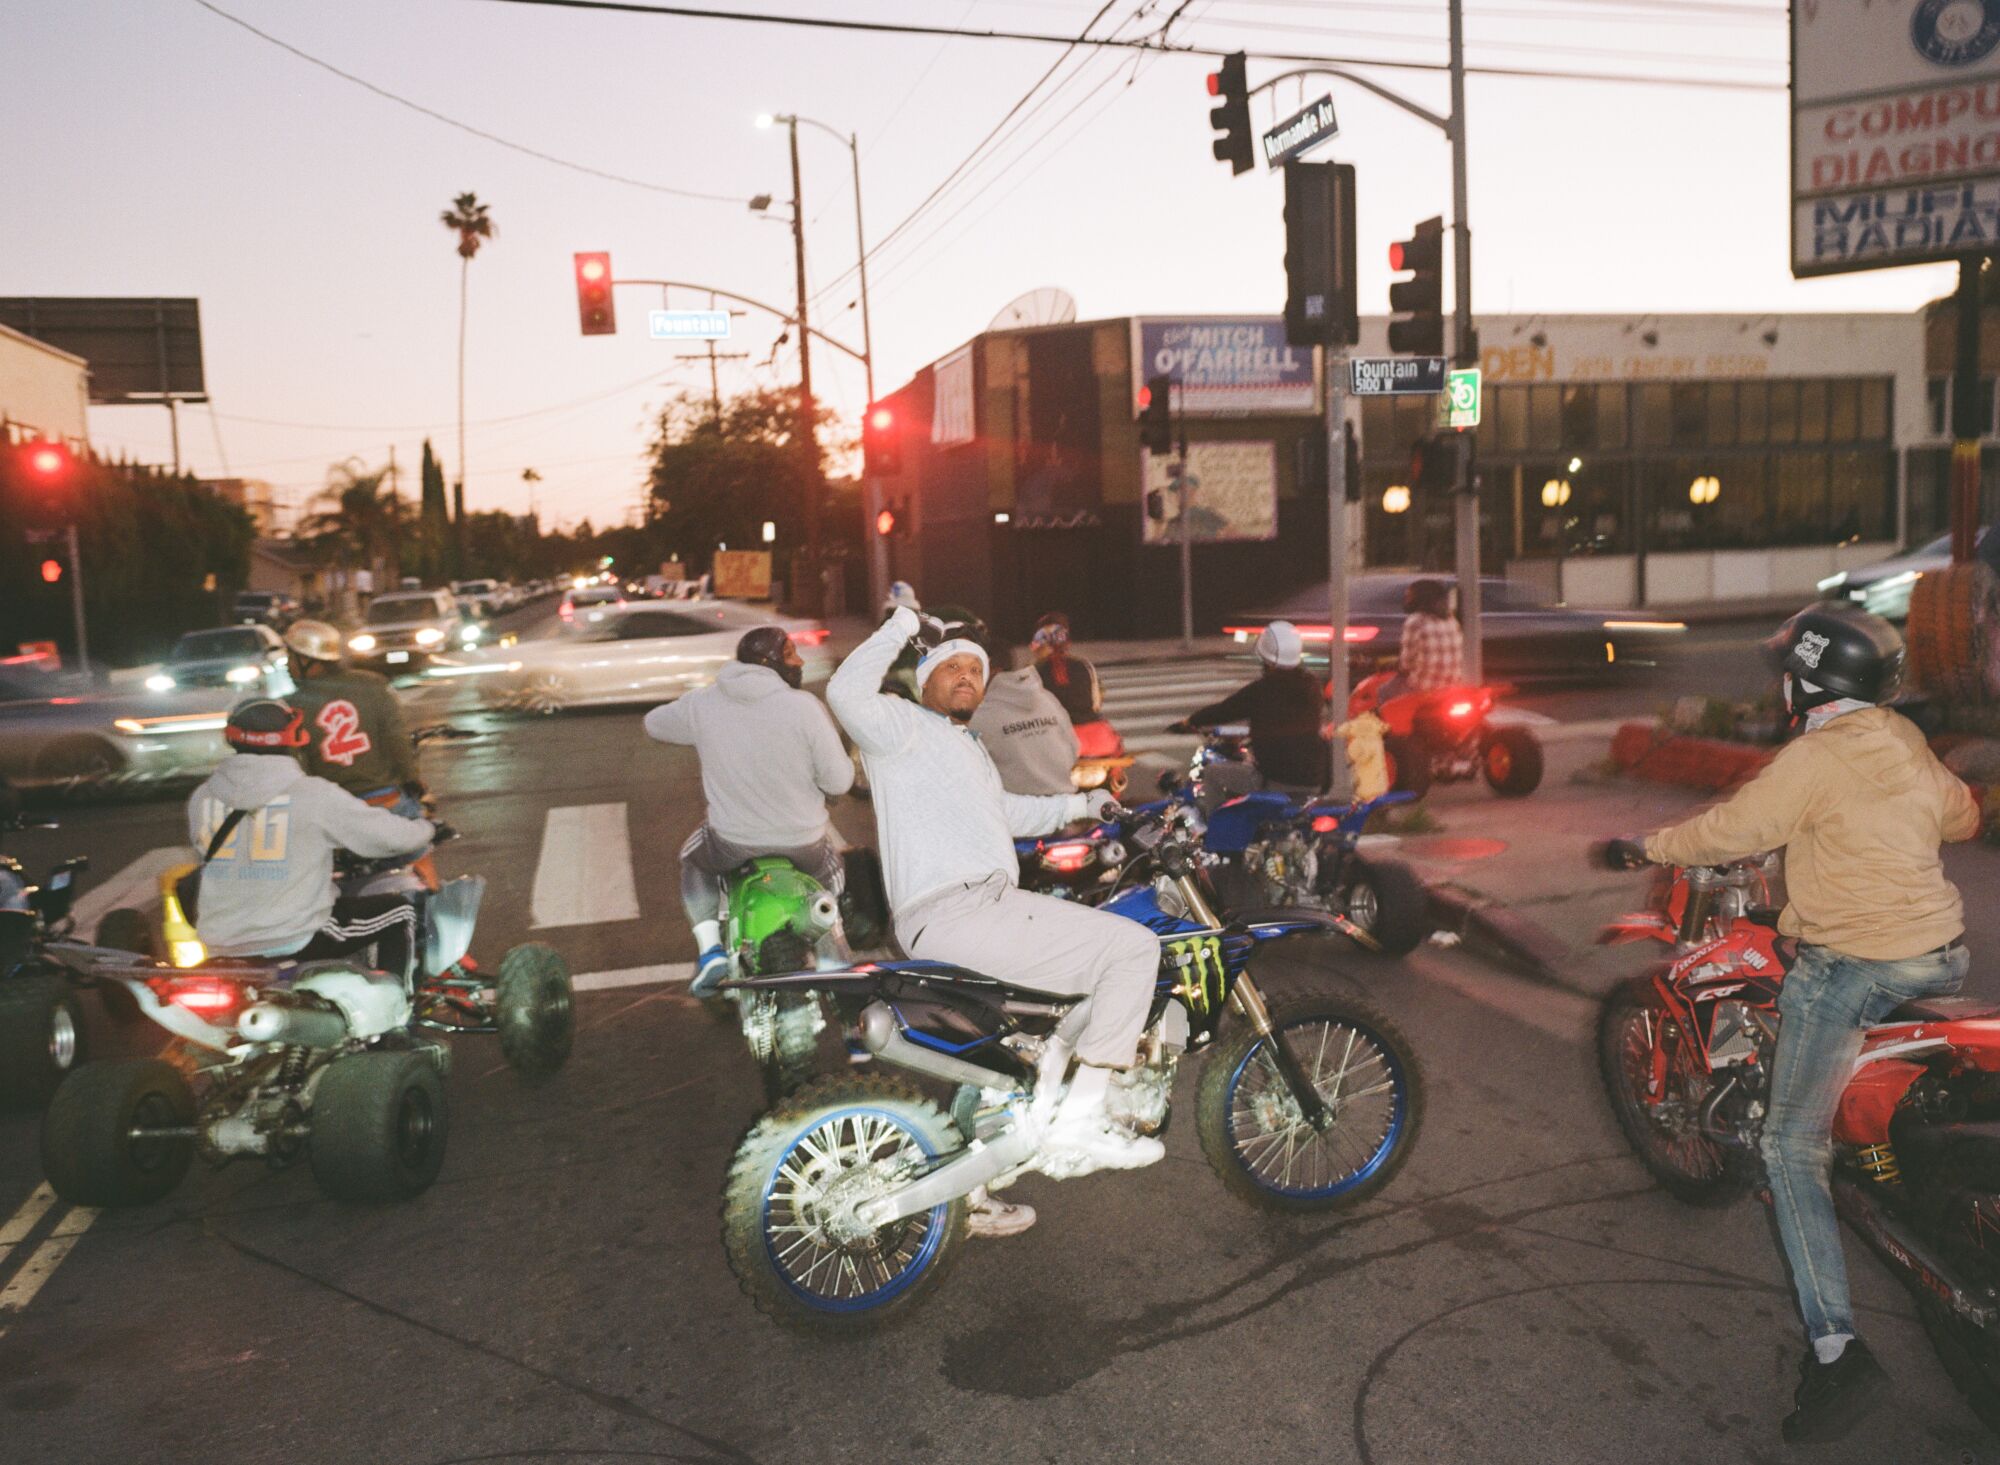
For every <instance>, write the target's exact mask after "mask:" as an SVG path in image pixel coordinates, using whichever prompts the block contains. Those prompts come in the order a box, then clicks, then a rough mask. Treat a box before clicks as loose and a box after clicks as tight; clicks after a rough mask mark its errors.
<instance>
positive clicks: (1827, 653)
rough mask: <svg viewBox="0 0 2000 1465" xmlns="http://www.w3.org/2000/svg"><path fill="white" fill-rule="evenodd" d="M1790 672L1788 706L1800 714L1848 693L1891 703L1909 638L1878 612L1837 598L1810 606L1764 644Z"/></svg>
mask: <svg viewBox="0 0 2000 1465" xmlns="http://www.w3.org/2000/svg"><path fill="white" fill-rule="evenodd" d="M1764 646H1765V649H1766V650H1767V651H1768V652H1769V653H1770V654H1771V655H1772V656H1773V657H1774V658H1775V659H1776V660H1777V663H1778V668H1779V670H1781V671H1783V672H1786V673H1789V680H1788V683H1787V690H1786V702H1787V706H1788V709H1789V710H1790V712H1791V713H1792V715H1793V716H1794V717H1800V716H1803V715H1804V714H1806V713H1807V712H1810V711H1811V710H1812V709H1813V708H1815V707H1818V706H1821V705H1822V704H1824V703H1827V702H1832V701H1836V700H1838V699H1839V698H1842V697H1852V698H1853V699H1854V700H1855V701H1857V702H1875V703H1881V702H1887V701H1888V700H1889V699H1890V698H1892V697H1894V696H1895V695H1896V689H1897V687H1899V686H1900V685H1901V684H1902V680H1903V638H1902V636H1901V635H1900V634H1899V633H1898V632H1897V630H1896V628H1895V627H1894V626H1892V625H1890V624H1889V623H1888V622H1887V621H1885V620H1883V619H1882V617H1880V616H1878V615H1870V614H1869V613H1868V612H1867V611H1865V610H1862V609H1860V608H1859V607H1856V606H1852V605H1845V604H1843V603H1841V602H1840V601H1837V600H1823V601H1821V602H1820V603H1819V604H1817V605H1809V606H1807V607H1806V608H1805V609H1804V610H1802V611H1800V612H1799V613H1798V614H1797V615H1795V616H1793V617H1792V618H1791V619H1790V620H1788V621H1786V622H1785V623H1784V625H1782V626H1780V627H1779V628H1778V634H1777V635H1775V636H1773V637H1772V638H1771V639H1770V640H1769V641H1766V642H1765V643H1764Z"/></svg>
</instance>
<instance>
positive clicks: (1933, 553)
mask: <svg viewBox="0 0 2000 1465" xmlns="http://www.w3.org/2000/svg"><path fill="white" fill-rule="evenodd" d="M1987 533H1988V531H1987V530H1985V529H1981V530H1980V531H1979V533H1978V537H1977V538H1975V539H1974V540H1973V543H1974V545H1980V544H1983V543H1984V542H1985V540H1986V535H1987ZM1950 567H1951V535H1949V534H1940V535H1939V536H1938V537H1937V538H1936V539H1933V540H1932V541H1931V542H1930V543H1929V544H1925V545H1920V546H1919V547H1918V548H1916V549H1912V550H1908V551H1906V552H1904V553H1902V554H1899V555H1892V556H1890V557H1889V558H1888V559H1886V560H1877V561H1876V562H1875V563H1874V564H1872V565H1863V566H1861V568H1859V569H1856V570H1841V571H1840V572H1839V573H1837V574H1833V575H1828V576H1827V577H1826V578H1825V579H1824V580H1822V581H1820V582H1819V593H1820V594H1821V595H1827V596H1835V597H1838V598H1840V599H1843V600H1851V601H1853V602H1854V603H1855V604H1856V605H1859V606H1860V607H1861V608H1862V609H1863V610H1867V611H1872V612H1873V613H1874V614H1876V615H1878V616H1881V617H1882V618H1883V619H1884V620H1891V621H1902V620H1907V619H1908V618H1909V615H1910V591H1911V590H1912V589H1913V588H1914V587H1915V586H1916V583H1917V581H1919V580H1921V579H1923V577H1924V576H1925V575H1928V574H1932V573H1935V572H1936V571H1938V570H1945V569H1949V568H1950Z"/></svg>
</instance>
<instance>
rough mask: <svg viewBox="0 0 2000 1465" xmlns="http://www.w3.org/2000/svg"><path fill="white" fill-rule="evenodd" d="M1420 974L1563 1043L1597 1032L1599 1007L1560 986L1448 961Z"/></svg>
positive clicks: (1428, 965) (1426, 967)
mask: <svg viewBox="0 0 2000 1465" xmlns="http://www.w3.org/2000/svg"><path fill="white" fill-rule="evenodd" d="M1423 974H1424V977H1425V979H1426V980H1427V981H1432V982H1436V983H1438V984H1439V985H1440V986H1444V987H1449V988H1451V990H1452V991H1454V992H1456V993H1458V994H1459V996H1461V997H1466V998H1470V999H1471V1000H1472V1001H1474V1002H1477V1003H1478V1004H1479V1005H1480V1006H1481V1007H1488V1008H1491V1009H1492V1010H1493V1011H1495V1012H1497V1013H1500V1014H1501V1015H1502V1016H1505V1017H1511V1018H1513V1019H1514V1020H1515V1021H1516V1022H1522V1023H1526V1024H1527V1025H1528V1026H1529V1027H1531V1028H1535V1029H1538V1030H1539V1031H1541V1032H1544V1033H1547V1034H1548V1035H1549V1036H1550V1037H1552V1038H1555V1039H1557V1040H1559V1041H1561V1042H1564V1043H1575V1042H1587V1041H1588V1040H1589V1038H1590V1035H1591V1034H1592V1033H1594V1032H1595V1031H1596V1029H1597V1009H1598V1004H1597V1003H1595V1002H1593V1001H1591V1000H1590V999H1589V998H1588V997H1584V996H1582V995H1580V994H1578V993H1575V992H1569V991H1565V990H1563V989H1562V988H1560V987H1549V986H1545V985H1543V984H1542V983H1540V982H1531V981H1528V980H1527V979H1526V978H1523V977H1513V976H1508V975H1506V974H1505V973H1503V972H1497V971H1491V970H1488V969H1486V968H1483V967H1482V968H1480V969H1479V970H1478V971H1476V972H1474V971H1470V970H1467V969H1466V968H1465V967H1464V966H1463V965H1461V964H1460V963H1458V962H1456V961H1454V960H1452V959H1450V958H1447V959H1446V960H1443V961H1435V962H1431V961H1427V962H1425V963H1424V965H1423Z"/></svg>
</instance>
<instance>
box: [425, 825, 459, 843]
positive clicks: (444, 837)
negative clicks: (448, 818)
mask: <svg viewBox="0 0 2000 1465" xmlns="http://www.w3.org/2000/svg"><path fill="white" fill-rule="evenodd" d="M457 838H458V831H457V830H456V829H454V828H453V827H452V826H451V825H449V824H447V823H445V822H444V820H442V819H433V820H432V821H431V843H432V844H434V845H435V844H447V843H449V842H450V841H452V840H454V839H457Z"/></svg>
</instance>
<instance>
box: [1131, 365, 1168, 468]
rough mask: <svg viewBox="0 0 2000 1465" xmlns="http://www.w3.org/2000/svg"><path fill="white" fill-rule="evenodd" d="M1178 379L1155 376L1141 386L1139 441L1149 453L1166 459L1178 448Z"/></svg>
mask: <svg viewBox="0 0 2000 1465" xmlns="http://www.w3.org/2000/svg"><path fill="white" fill-rule="evenodd" d="M1173 402H1174V379H1173V378H1172V377H1170V376H1155V377H1148V378H1147V379H1146V385H1144V386H1143V387H1141V388H1139V442H1140V444H1141V445H1142V446H1143V447H1144V448H1145V449H1146V451H1147V452H1149V453H1151V454H1153V455H1154V456H1155V457H1161V458H1164V457H1165V456H1166V455H1167V454H1168V453H1171V452H1172V451H1173V450H1174V420H1173V410H1174V409H1173Z"/></svg>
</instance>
